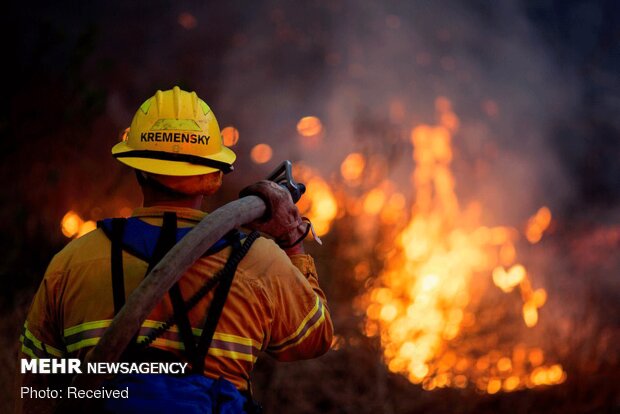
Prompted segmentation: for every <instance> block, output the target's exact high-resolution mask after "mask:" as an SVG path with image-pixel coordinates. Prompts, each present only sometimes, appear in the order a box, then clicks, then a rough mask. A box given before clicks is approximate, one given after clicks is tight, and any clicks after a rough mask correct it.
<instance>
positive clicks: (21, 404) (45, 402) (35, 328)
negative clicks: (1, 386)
mask: <svg viewBox="0 0 620 414" xmlns="http://www.w3.org/2000/svg"><path fill="white" fill-rule="evenodd" d="M59 279H60V274H56V273H54V272H48V273H46V275H45V277H44V279H43V281H42V282H41V285H40V286H39V289H38V291H37V293H36V294H35V297H34V299H33V302H32V304H31V305H30V310H29V312H28V317H27V319H26V322H25V323H24V327H23V329H22V334H21V336H20V338H19V339H20V346H19V360H18V364H17V366H18V373H17V378H16V380H15V388H16V390H15V391H16V396H15V397H16V404H15V412H16V413H47V412H52V411H53V409H54V408H53V407H54V405H55V403H56V402H57V401H54V400H49V399H36V398H28V394H26V396H24V397H23V398H22V391H23V390H28V389H34V390H41V389H43V390H45V389H46V388H47V387H50V388H56V387H59V386H61V385H62V383H63V381H66V379H63V378H60V376H58V375H46V374H34V373H24V374H22V373H21V360H22V359H25V360H31V359H39V358H63V357H65V356H66V352H65V347H64V344H63V341H62V336H61V331H60V328H59V323H58V318H57V315H58V313H57V310H56V308H55V300H56V298H55V292H56V288H57V286H58V282H59Z"/></svg>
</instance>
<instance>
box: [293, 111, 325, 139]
mask: <svg viewBox="0 0 620 414" xmlns="http://www.w3.org/2000/svg"><path fill="white" fill-rule="evenodd" d="M322 131H323V124H322V123H321V120H320V119H319V118H317V117H316V116H304V117H303V118H301V119H300V120H299V122H298V123H297V132H299V135H301V136H304V137H314V136H317V135H319V134H320V133H321V132H322Z"/></svg>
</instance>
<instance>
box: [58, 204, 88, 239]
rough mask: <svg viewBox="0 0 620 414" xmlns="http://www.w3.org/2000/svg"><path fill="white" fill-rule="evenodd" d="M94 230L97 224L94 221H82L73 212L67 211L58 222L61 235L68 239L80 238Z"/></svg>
mask: <svg viewBox="0 0 620 414" xmlns="http://www.w3.org/2000/svg"><path fill="white" fill-rule="evenodd" d="M96 228H97V224H96V223H95V222H94V221H92V220H88V221H84V220H82V218H81V217H80V216H79V214H77V213H76V212H75V211H73V210H69V211H67V213H66V214H65V215H64V216H63V217H62V220H61V221H60V229H61V230H62V234H64V235H65V236H66V237H69V238H78V237H81V236H83V235H85V234H86V233H88V232H91V231H93V230H95V229H96Z"/></svg>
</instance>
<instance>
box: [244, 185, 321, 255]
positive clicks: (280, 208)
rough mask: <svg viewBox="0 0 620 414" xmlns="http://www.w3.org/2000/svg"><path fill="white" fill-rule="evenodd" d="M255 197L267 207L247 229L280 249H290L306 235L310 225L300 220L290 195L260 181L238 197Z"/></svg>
mask: <svg viewBox="0 0 620 414" xmlns="http://www.w3.org/2000/svg"><path fill="white" fill-rule="evenodd" d="M249 195H255V196H258V197H260V198H261V199H262V200H263V201H264V202H265V205H266V206H267V210H266V212H265V215H264V216H263V217H261V218H260V219H258V220H255V221H253V222H251V223H249V224H247V227H249V228H251V229H252V230H258V231H260V232H262V233H266V234H268V235H269V236H271V237H273V238H274V239H275V241H276V243H278V245H279V246H280V247H282V248H283V249H290V248H291V247H292V246H296V245H298V244H299V243H300V242H301V241H302V240H303V239H304V238H305V236H306V235H307V234H308V231H309V230H310V224H309V223H308V222H305V221H304V220H302V218H301V216H300V215H299V210H298V209H297V206H296V205H295V204H294V203H293V199H292V198H291V194H290V193H289V192H288V191H287V190H285V189H284V188H282V187H281V186H280V185H278V184H276V183H274V182H273V181H267V180H262V181H259V182H257V183H255V184H252V185H249V186H247V187H245V188H244V189H243V190H241V192H240V193H239V197H245V196H249Z"/></svg>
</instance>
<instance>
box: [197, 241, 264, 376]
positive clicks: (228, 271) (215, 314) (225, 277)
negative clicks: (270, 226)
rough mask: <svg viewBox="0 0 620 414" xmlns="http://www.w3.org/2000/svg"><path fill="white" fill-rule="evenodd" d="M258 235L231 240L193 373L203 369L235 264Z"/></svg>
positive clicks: (234, 270) (233, 274) (198, 372)
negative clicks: (242, 239) (230, 249)
mask: <svg viewBox="0 0 620 414" xmlns="http://www.w3.org/2000/svg"><path fill="white" fill-rule="evenodd" d="M258 236H259V234H258V233H257V232H252V233H251V234H250V235H249V236H248V237H247V238H246V239H245V242H244V243H243V245H241V242H240V240H239V239H236V240H235V241H234V242H233V247H232V251H231V253H230V256H229V258H228V260H227V262H226V264H225V265H224V268H223V269H222V270H221V279H220V282H219V284H218V285H217V288H216V289H215V293H214V294H213V300H212V301H211V305H210V306H209V312H208V313H207V319H206V321H205V325H204V327H203V329H202V335H201V336H200V341H199V342H198V347H197V350H196V355H195V359H193V361H194V363H193V364H192V371H193V372H194V373H195V374H202V372H203V371H204V365H205V357H206V356H207V353H208V352H209V348H210V347H211V342H212V341H213V335H214V334H215V328H216V327H217V323H218V321H219V320H220V316H221V315H222V310H223V309H224V305H225V304H226V299H227V298H228V293H229V292H230V286H231V285H232V281H233V278H234V277H235V273H236V271H237V266H238V265H239V262H240V261H241V259H243V258H244V257H245V255H246V254H247V252H248V250H250V247H251V246H252V244H253V243H254V241H255V240H256V239H257V238H258Z"/></svg>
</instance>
